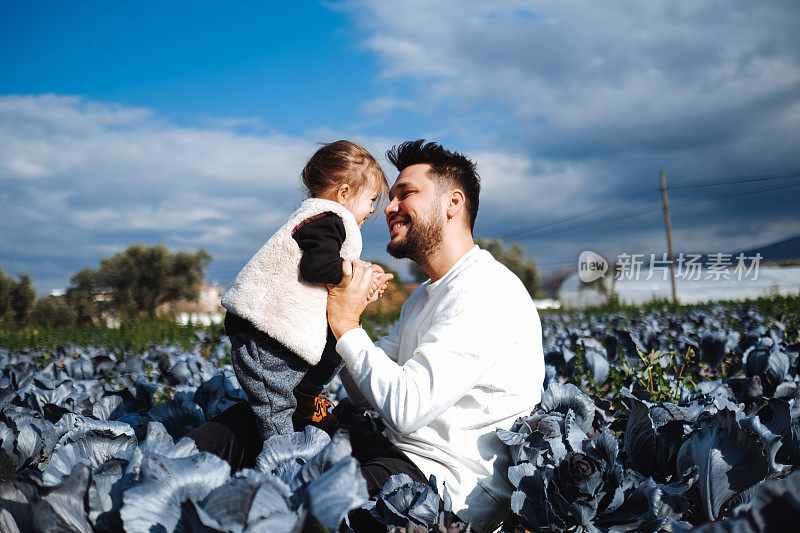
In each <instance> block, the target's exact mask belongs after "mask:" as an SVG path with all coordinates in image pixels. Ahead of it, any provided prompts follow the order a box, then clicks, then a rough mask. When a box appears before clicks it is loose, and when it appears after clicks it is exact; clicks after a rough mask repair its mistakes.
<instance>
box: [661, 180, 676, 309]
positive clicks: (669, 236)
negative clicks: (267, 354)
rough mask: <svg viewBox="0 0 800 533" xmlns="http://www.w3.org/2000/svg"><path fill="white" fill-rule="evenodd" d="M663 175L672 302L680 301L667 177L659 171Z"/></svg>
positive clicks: (662, 190)
mask: <svg viewBox="0 0 800 533" xmlns="http://www.w3.org/2000/svg"><path fill="white" fill-rule="evenodd" d="M658 173H659V175H660V177H661V200H662V201H663V202H664V225H665V226H666V229H667V251H668V252H669V279H670V282H671V283H672V302H673V303H678V293H677V291H676V290H675V254H674V253H673V252H672V225H671V224H670V222H669V200H668V199H667V177H666V176H665V175H664V171H663V170H659V171H658Z"/></svg>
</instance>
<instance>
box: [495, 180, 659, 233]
mask: <svg viewBox="0 0 800 533" xmlns="http://www.w3.org/2000/svg"><path fill="white" fill-rule="evenodd" d="M656 192H658V191H656V190H653V191H650V192H648V193H645V194H643V195H641V196H637V197H636V198H630V199H628V200H622V201H621V202H616V203H613V204H609V205H607V206H605V207H601V208H600V209H593V210H591V211H586V212H584V213H581V214H579V215H575V216H570V217H565V218H562V219H559V220H556V221H553V222H549V223H547V224H544V225H541V226H535V227H532V228H528V229H525V230H520V231H517V232H514V233H509V234H507V235H503V236H502V237H501V239H509V238H511V237H516V236H517V235H522V234H523V233H530V232H532V231H539V230H541V229H544V228H549V227H551V226H557V225H559V224H563V223H564V222H572V221H574V220H577V219H579V218H583V217H588V216H589V215H593V214H595V213H600V212H602V211H606V210H608V209H611V208H612V207H617V206H620V205H623V204H628V203H631V202H635V201H637V200H641V199H642V198H646V197H648V196H650V195H651V194H654V193H656Z"/></svg>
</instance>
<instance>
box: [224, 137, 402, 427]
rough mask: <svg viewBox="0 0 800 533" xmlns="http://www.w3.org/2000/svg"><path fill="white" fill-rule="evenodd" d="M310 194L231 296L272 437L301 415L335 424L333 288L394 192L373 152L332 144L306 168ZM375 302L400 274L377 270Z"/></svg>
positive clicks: (237, 356) (237, 344) (241, 369)
mask: <svg viewBox="0 0 800 533" xmlns="http://www.w3.org/2000/svg"><path fill="white" fill-rule="evenodd" d="M302 176H303V183H304V185H305V187H306V189H307V190H308V198H307V199H306V200H305V201H303V203H302V204H301V205H300V208H299V209H298V210H297V211H295V212H294V213H293V214H292V215H291V216H290V217H289V220H288V222H286V224H284V225H283V226H282V227H281V228H280V229H279V230H278V231H277V232H276V233H275V234H274V235H273V236H272V237H271V238H270V239H269V240H268V241H267V242H266V244H264V245H263V246H262V247H261V249H259V250H258V252H256V253H255V255H254V256H253V257H252V258H251V259H250V261H249V262H248V263H247V264H246V265H245V266H244V268H242V270H241V271H240V272H239V274H238V275H237V276H236V279H235V280H234V282H233V285H231V287H230V288H228V290H227V291H226V292H225V294H224V295H223V297H222V305H223V306H224V307H225V309H227V311H228V312H227V314H226V316H225V331H226V333H227V335H228V336H229V337H230V340H231V348H232V353H231V356H232V360H233V368H234V371H235V372H236V377H237V379H238V380H239V383H240V384H241V386H242V388H243V389H244V391H245V392H246V393H247V397H248V399H249V401H250V405H251V407H252V409H253V412H254V413H255V414H256V418H257V419H258V421H259V430H260V432H261V437H262V439H267V438H269V437H270V436H272V435H275V434H279V433H280V434H285V433H291V432H292V431H294V428H293V423H292V419H293V415H294V418H295V419H298V418H301V419H305V421H306V422H309V421H310V422H314V423H315V425H319V426H321V427H323V428H325V429H329V428H330V429H332V426H335V424H336V420H335V417H333V415H332V414H331V413H328V412H327V408H328V407H330V400H328V399H327V397H324V395H321V392H322V390H323V388H324V386H325V385H326V384H327V383H328V382H329V381H330V380H331V379H332V378H333V376H335V375H336V374H337V373H338V371H339V370H340V369H341V366H342V360H341V357H339V354H337V353H336V350H335V345H336V340H335V338H334V337H333V335H332V334H331V333H330V328H328V321H327V315H326V308H327V294H328V293H327V289H326V287H325V285H326V284H331V285H338V284H339V283H341V281H342V276H343V268H344V262H345V261H352V260H354V259H358V257H359V255H360V254H361V230H360V227H361V226H363V225H364V222H365V221H366V220H367V218H368V217H369V216H370V214H372V212H373V211H374V210H375V203H376V201H378V200H380V199H381V198H382V197H383V195H384V194H385V193H386V191H387V190H388V187H389V185H388V182H387V181H386V176H385V175H384V173H383V170H381V167H380V165H378V163H377V161H375V159H374V158H373V157H372V155H371V154H370V153H369V152H368V151H367V150H365V149H364V148H362V147H361V146H359V145H357V144H355V143H352V142H350V141H336V142H333V143H330V144H325V145H323V146H322V148H320V149H319V150H317V152H316V153H315V154H314V155H313V156H312V157H311V159H310V160H309V161H308V163H307V164H306V166H305V168H304V169H303V174H302ZM373 270H374V276H373V281H372V284H371V287H370V296H369V300H371V301H372V300H375V299H377V298H378V296H380V295H381V294H382V293H383V289H384V288H385V287H386V283H387V282H388V280H389V279H390V278H391V277H392V276H391V275H390V274H385V275H384V274H383V270H382V269H381V268H380V267H377V266H376V267H374V268H373Z"/></svg>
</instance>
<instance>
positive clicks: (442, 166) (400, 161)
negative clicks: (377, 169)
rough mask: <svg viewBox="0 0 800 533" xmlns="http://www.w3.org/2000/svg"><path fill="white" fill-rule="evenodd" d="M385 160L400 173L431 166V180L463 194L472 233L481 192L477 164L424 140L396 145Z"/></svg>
mask: <svg viewBox="0 0 800 533" xmlns="http://www.w3.org/2000/svg"><path fill="white" fill-rule="evenodd" d="M386 158H387V159H389V162H390V163H392V164H393V165H394V166H395V167H397V170H398V171H399V172H402V171H403V170H404V169H405V168H406V167H410V166H411V165H418V164H427V165H430V166H431V170H430V171H429V172H428V177H430V178H431V179H433V180H434V181H437V182H438V183H439V184H440V185H444V183H442V182H443V181H447V182H448V183H447V185H451V186H455V187H456V188H458V189H461V190H462V191H464V196H465V198H466V206H465V207H466V210H467V219H468V222H469V229H470V231H472V230H473V228H474V227H475V218H476V217H477V216H478V196H479V195H480V193H481V178H480V176H478V171H477V170H476V168H475V163H473V162H472V161H470V160H469V159H468V158H467V157H466V156H464V155H462V154H459V153H458V152H451V151H449V150H445V149H444V148H442V147H441V146H440V145H439V144H436V143H434V142H429V143H426V142H425V139H417V140H416V141H406V142H404V143H403V144H400V145H397V146H394V147H393V148H392V149H391V150H389V151H388V152H386Z"/></svg>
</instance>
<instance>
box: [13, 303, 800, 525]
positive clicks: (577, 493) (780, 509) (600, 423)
mask: <svg viewBox="0 0 800 533" xmlns="http://www.w3.org/2000/svg"><path fill="white" fill-rule="evenodd" d="M799 311H800V297H797V296H790V297H781V298H773V299H762V300H757V301H751V302H745V303H725V304H716V305H705V306H691V307H677V306H667V305H664V306H659V305H654V306H650V307H648V308H646V309H641V308H640V309H633V308H625V309H608V308H606V309H598V310H594V311H582V312H573V313H563V312H547V313H543V314H542V327H543V335H544V346H545V360H546V365H547V366H546V370H547V372H546V375H547V377H546V383H545V387H546V388H545V390H544V393H543V396H542V402H541V404H540V405H539V406H538V407H537V408H536V409H535V410H534V411H533V412H532V413H530V414H529V415H528V416H525V417H523V418H520V419H518V420H517V421H516V422H515V423H514V425H513V426H512V427H509V428H498V430H497V438H499V439H500V440H502V441H503V442H504V443H505V444H506V445H507V451H508V454H509V458H510V460H511V463H512V466H511V467H510V468H509V471H508V478H509V481H510V482H511V484H512V485H513V487H514V489H515V490H514V492H513V494H512V497H511V499H510V501H509V502H508V506H509V511H510V516H511V517H512V518H510V519H508V520H506V522H505V523H504V526H503V529H504V530H505V531H525V530H529V531H589V532H594V531H603V532H605V531H608V532H622V531H669V530H671V531H688V530H690V529H692V530H696V531H701V532H702V531H714V532H717V531H720V532H722V531H737V532H747V531H765V530H770V531H783V530H790V529H795V528H796V527H797V524H798V523H800V522H798V521H800V496H799V495H800V472H798V470H800V387H798V382H799V381H800V379H799V378H798V353H799V352H800V344H798V343H799V342H800V338H798V337H799V336H800V320H799V319H798V312H799ZM65 338H66V337H65ZM17 342H18V341H17ZM56 344H57V343H56ZM65 344H67V345H64V346H60V347H59V346H56V347H55V348H42V346H44V344H42V343H38V344H37V346H36V347H34V348H30V349H26V348H22V347H20V346H19V345H18V344H15V345H14V346H12V347H10V348H9V347H6V348H0V369H1V374H0V531H2V532H15V531H23V532H25V531H121V530H124V531H129V532H137V531H147V532H154V531H225V532H239V531H264V532H279V531H325V530H326V529H327V530H330V531H336V530H337V529H338V530H341V531H348V530H349V529H350V526H349V522H348V520H347V515H348V512H349V511H350V510H352V509H356V508H364V509H367V510H368V512H369V513H371V515H372V516H373V517H374V518H375V519H376V520H378V521H379V522H380V523H381V524H383V525H384V526H385V528H386V530H387V531H398V530H399V531H409V532H410V531H417V532H425V531H452V532H458V531H467V530H468V529H469V525H468V524H463V523H461V522H460V521H459V520H458V517H456V516H454V515H453V513H452V512H451V511H450V508H449V498H448V496H447V494H446V491H443V493H442V494H439V493H437V491H436V489H435V486H434V485H429V484H420V483H415V482H412V481H411V480H410V479H409V478H406V477H403V476H396V477H395V478H393V479H392V480H390V481H389V482H388V483H387V484H386V486H385V487H384V489H383V492H382V493H381V494H380V495H379V496H378V497H376V498H373V499H369V498H368V497H367V493H366V485H365V482H364V480H363V478H361V476H360V473H359V470H358V463H357V461H356V460H355V459H354V458H353V457H352V456H351V454H350V451H351V448H350V443H349V440H348V437H347V435H346V433H337V434H335V435H334V436H333V437H329V436H328V435H327V434H326V433H325V432H323V431H321V430H318V429H316V428H313V427H308V428H306V429H305V430H304V431H302V432H298V433H295V434H293V435H289V436H278V437H273V438H272V439H270V440H268V441H267V442H265V443H264V448H263V451H262V453H261V455H259V457H258V459H257V461H256V466H255V468H254V469H244V470H241V471H239V472H233V473H232V472H231V471H230V466H229V464H228V463H226V462H225V461H223V460H221V459H219V458H217V457H216V456H214V455H211V454H207V453H199V452H198V450H197V448H196V447H195V445H194V441H192V440H191V439H189V438H187V437H186V435H187V434H188V433H189V432H190V431H191V430H192V429H194V428H196V427H198V426H199V425H200V424H202V423H203V422H204V421H206V420H210V419H211V418H213V417H214V416H216V415H217V414H218V413H220V412H222V411H223V410H224V409H226V408H227V407H229V406H231V405H234V404H235V403H236V402H240V401H244V400H246V397H245V395H244V394H243V392H242V391H241V389H240V388H239V386H238V383H237V382H236V378H235V376H234V375H233V372H232V370H231V367H230V364H229V362H230V359H229V357H230V356H229V344H228V342H227V339H226V338H225V337H224V336H221V337H220V336H217V337H215V336H213V335H211V336H209V334H208V332H207V331H198V332H197V335H196V336H195V338H194V339H193V341H192V342H186V340H185V339H184V341H183V342H181V343H176V342H165V341H163V340H162V341H161V342H160V343H159V344H154V345H151V346H150V347H149V348H147V349H135V348H133V347H128V348H124V349H123V348H119V347H111V346H100V345H90V346H86V345H83V346H79V345H77V344H69V343H65ZM531 386H537V384H534V383H532V384H531ZM334 389H335V387H334ZM332 393H333V395H334V396H335V397H336V398H337V399H339V400H341V403H340V405H339V406H337V412H339V414H340V415H342V416H343V417H350V418H351V419H352V420H353V421H356V422H359V423H362V424H375V423H376V421H375V420H374V419H373V418H368V417H363V416H362V415H361V413H360V412H358V411H357V410H355V409H354V408H352V406H348V405H349V404H348V402H347V401H346V400H345V399H344V398H343V392H342V391H341V390H333V391H332ZM377 423H379V421H378V422H377Z"/></svg>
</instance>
